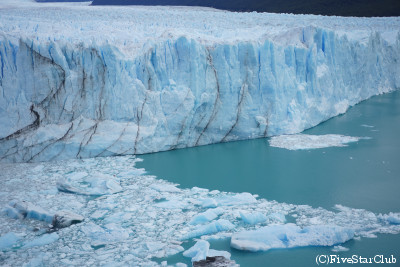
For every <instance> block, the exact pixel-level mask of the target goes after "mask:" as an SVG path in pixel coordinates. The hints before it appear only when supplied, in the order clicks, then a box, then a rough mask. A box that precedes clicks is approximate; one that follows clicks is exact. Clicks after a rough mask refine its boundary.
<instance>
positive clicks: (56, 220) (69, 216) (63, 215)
mask: <svg viewBox="0 0 400 267" xmlns="http://www.w3.org/2000/svg"><path fill="white" fill-rule="evenodd" d="M83 219H84V218H83V217H82V216H81V215H78V214H75V213H72V212H70V211H60V212H57V213H56V215H54V217H53V221H52V225H53V227H54V228H64V227H68V226H70V225H72V224H76V223H80V222H82V221H83Z"/></svg>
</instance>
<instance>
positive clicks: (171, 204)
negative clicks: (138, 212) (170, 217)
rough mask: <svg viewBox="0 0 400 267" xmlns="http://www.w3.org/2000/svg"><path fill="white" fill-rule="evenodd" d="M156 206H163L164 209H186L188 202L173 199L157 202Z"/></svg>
mask: <svg viewBox="0 0 400 267" xmlns="http://www.w3.org/2000/svg"><path fill="white" fill-rule="evenodd" d="M154 206H156V207H159V208H163V209H184V208H185V207H186V206H187V203H186V202H185V201H181V200H176V199H171V200H167V201H162V202H159V203H157V204H155V205H154Z"/></svg>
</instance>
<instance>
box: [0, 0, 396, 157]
mask: <svg viewBox="0 0 400 267" xmlns="http://www.w3.org/2000/svg"><path fill="white" fill-rule="evenodd" d="M399 29H400V18H398V17H393V18H341V17H323V16H313V15H289V14H268V13H234V12H226V11H219V10H214V9H210V8H187V7H140V6H136V7H97V6H96V7H95V6H88V4H87V3H86V4H85V3H84V4H82V3H74V4H72V3H51V4H44V3H41V4H39V3H33V2H32V1H29V0H17V1H10V0H6V1H2V2H1V3H0V161H3V162H30V161H48V160H53V159H65V158H88V157H96V156H111V155H123V154H141V153H149V152H156V151H163V150H170V149H175V148H183V147H191V146H197V145H205V144H211V143H218V142H226V141H233V140H243V139H249V138H258V137H265V136H273V135H280V134H293V133H298V132H301V131H302V130H304V129H306V128H309V127H312V126H315V125H317V124H318V123H320V122H322V121H324V120H327V119H329V118H331V117H332V116H336V115H338V114H341V113H343V112H345V111H346V110H347V108H348V107H350V106H352V105H354V104H356V103H358V102H360V101H362V100H365V99H367V98H369V97H371V96H373V95H377V94H381V93H385V92H389V91H392V90H396V89H398V88H400V34H399Z"/></svg>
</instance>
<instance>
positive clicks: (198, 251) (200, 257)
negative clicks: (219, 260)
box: [183, 240, 236, 266]
mask: <svg viewBox="0 0 400 267" xmlns="http://www.w3.org/2000/svg"><path fill="white" fill-rule="evenodd" d="M183 256H184V257H189V258H192V262H199V261H204V260H206V259H207V258H211V257H212V258H216V257H223V258H225V259H226V260H229V259H230V258H231V254H230V253H229V252H227V251H221V250H215V249H210V243H209V242H208V241H205V240H199V241H197V242H196V244H195V245H194V246H193V247H191V248H189V249H188V250H186V251H184V252H183ZM194 266H196V264H194ZM206 266H210V265H208V264H207V265H206ZM211 266H212V265H211ZM216 266H236V265H235V264H232V265H218V264H216Z"/></svg>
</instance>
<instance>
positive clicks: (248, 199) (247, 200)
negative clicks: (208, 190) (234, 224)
mask: <svg viewBox="0 0 400 267" xmlns="http://www.w3.org/2000/svg"><path fill="white" fill-rule="evenodd" d="M217 202H218V205H219V206H235V205H246V204H253V203H256V202H257V200H256V199H255V197H254V196H253V195H252V194H250V193H247V192H244V193H240V194H235V195H225V196H223V197H220V198H218V199H217Z"/></svg>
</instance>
